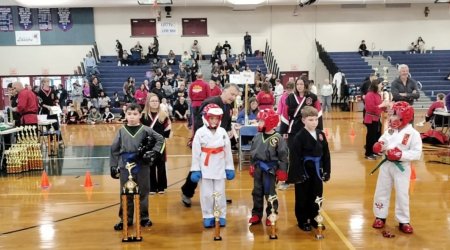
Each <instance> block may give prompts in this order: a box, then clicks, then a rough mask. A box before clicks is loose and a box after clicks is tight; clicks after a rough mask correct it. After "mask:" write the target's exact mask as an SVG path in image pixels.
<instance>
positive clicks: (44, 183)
mask: <svg viewBox="0 0 450 250" xmlns="http://www.w3.org/2000/svg"><path fill="white" fill-rule="evenodd" d="M49 187H50V182H49V181H48V176H47V173H46V172H45V171H42V176H41V188H49Z"/></svg>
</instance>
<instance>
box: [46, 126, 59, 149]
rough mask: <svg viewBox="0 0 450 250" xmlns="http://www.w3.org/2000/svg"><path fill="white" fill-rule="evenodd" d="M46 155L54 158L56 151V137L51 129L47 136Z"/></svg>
mask: <svg viewBox="0 0 450 250" xmlns="http://www.w3.org/2000/svg"><path fill="white" fill-rule="evenodd" d="M47 137H48V138H47V145H48V148H47V153H48V156H55V155H56V154H57V150H58V135H57V134H56V132H55V129H54V128H53V127H51V128H50V130H49V131H48V134H47Z"/></svg>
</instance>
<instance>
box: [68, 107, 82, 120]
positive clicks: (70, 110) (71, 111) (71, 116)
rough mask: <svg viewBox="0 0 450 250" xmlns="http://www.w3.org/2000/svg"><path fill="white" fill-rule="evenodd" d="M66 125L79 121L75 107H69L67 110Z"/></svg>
mask: <svg viewBox="0 0 450 250" xmlns="http://www.w3.org/2000/svg"><path fill="white" fill-rule="evenodd" d="M67 111H68V112H67V120H66V123H67V124H78V120H79V119H80V115H79V114H78V112H77V110H76V109H75V106H73V105H69V107H68V110H67Z"/></svg>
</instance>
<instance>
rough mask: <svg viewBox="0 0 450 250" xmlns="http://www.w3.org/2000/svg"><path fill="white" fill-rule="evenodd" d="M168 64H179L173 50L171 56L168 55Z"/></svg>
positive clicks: (170, 52)
mask: <svg viewBox="0 0 450 250" xmlns="http://www.w3.org/2000/svg"><path fill="white" fill-rule="evenodd" d="M167 64H169V65H175V64H177V57H176V55H175V52H173V50H170V51H169V54H168V55H167Z"/></svg>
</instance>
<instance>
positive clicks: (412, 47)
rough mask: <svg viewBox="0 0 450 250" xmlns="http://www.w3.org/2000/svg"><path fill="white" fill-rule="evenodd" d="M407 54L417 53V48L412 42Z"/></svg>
mask: <svg viewBox="0 0 450 250" xmlns="http://www.w3.org/2000/svg"><path fill="white" fill-rule="evenodd" d="M408 50H409V54H416V53H419V47H418V46H417V44H415V43H414V42H412V43H411V44H410V45H409V47H408Z"/></svg>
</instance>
